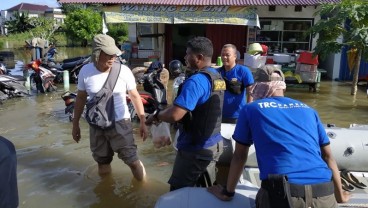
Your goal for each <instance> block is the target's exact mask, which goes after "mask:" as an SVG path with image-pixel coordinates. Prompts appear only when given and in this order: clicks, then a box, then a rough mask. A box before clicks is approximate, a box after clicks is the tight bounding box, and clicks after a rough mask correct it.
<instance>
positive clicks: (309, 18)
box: [59, 0, 341, 79]
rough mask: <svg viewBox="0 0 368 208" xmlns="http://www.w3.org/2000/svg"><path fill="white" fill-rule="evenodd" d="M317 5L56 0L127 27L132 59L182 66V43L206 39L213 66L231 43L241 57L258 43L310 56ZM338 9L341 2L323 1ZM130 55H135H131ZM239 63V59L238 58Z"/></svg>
mask: <svg viewBox="0 0 368 208" xmlns="http://www.w3.org/2000/svg"><path fill="white" fill-rule="evenodd" d="M320 2H321V1H320V0H258V1H254V0H218V1H211V0H191V1H187V0H160V1H157V0H102V1H101V0H59V3H61V4H85V5H86V4H92V3H103V4H104V11H105V14H104V16H105V20H106V22H107V23H119V22H128V23H129V39H130V41H131V42H133V43H137V45H138V50H133V51H136V52H135V53H136V54H135V57H136V58H138V59H147V58H148V57H149V56H152V55H159V57H160V60H162V61H163V62H164V63H165V64H168V62H169V61H170V60H173V59H179V60H182V61H183V58H184V54H185V43H186V41H187V40H188V39H189V38H190V37H192V36H199V35H201V36H206V37H208V38H210V39H211V40H212V42H213V45H214V51H215V54H214V57H213V62H214V63H215V62H216V58H217V56H219V55H220V51H221V47H222V45H224V44H226V43H233V44H235V45H236V46H237V47H238V50H239V51H240V53H241V54H244V53H245V52H246V50H247V47H248V45H249V44H250V43H252V42H262V43H264V44H266V45H268V46H269V48H270V52H271V54H272V53H287V54H295V53H296V52H297V51H299V50H313V48H314V47H315V46H316V40H317V39H316V38H313V37H312V36H311V35H309V36H304V32H305V31H307V30H308V29H309V28H310V27H311V26H313V25H314V24H315V23H316V22H317V21H318V20H320V18H321V17H320V16H318V15H317V16H315V15H314V14H315V13H316V12H317V11H318V9H319V5H320ZM322 2H324V3H338V2H340V0H324V1H322ZM133 54H134V52H133ZM241 58H243V57H241ZM340 61H341V54H332V55H331V56H330V57H328V59H326V60H325V61H324V62H322V63H321V66H323V67H324V69H325V70H326V71H327V76H328V77H330V78H332V79H335V78H338V76H339V71H340Z"/></svg>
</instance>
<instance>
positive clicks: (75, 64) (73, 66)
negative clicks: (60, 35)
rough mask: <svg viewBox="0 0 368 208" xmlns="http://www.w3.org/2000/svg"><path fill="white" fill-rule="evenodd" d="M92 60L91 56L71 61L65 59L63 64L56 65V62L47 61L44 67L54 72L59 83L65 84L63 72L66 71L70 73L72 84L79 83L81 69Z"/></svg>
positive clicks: (75, 58) (70, 59) (71, 59)
mask: <svg viewBox="0 0 368 208" xmlns="http://www.w3.org/2000/svg"><path fill="white" fill-rule="evenodd" d="M90 60H91V56H90V55H88V56H79V57H74V58H69V59H64V60H63V61H62V63H56V62H54V61H47V62H46V63H43V64H42V66H43V67H45V68H47V69H49V70H50V71H51V72H53V73H54V74H55V75H56V77H55V80H54V81H55V82H57V83H63V81H64V80H63V72H64V71H65V70H68V72H69V81H70V82H71V83H77V82H78V74H79V71H80V69H81V68H82V67H83V66H84V65H86V64H87V63H89V62H90Z"/></svg>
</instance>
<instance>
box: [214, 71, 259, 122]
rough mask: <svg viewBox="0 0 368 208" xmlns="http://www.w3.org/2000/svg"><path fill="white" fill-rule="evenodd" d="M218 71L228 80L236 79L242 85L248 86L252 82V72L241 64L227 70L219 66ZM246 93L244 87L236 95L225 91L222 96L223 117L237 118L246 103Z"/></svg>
mask: <svg viewBox="0 0 368 208" xmlns="http://www.w3.org/2000/svg"><path fill="white" fill-rule="evenodd" d="M220 73H221V75H222V77H226V79H228V80H229V81H231V80H234V79H236V80H237V81H241V82H242V83H243V85H244V87H248V86H250V85H252V84H253V83H254V79H253V75H252V72H251V71H250V70H249V69H248V68H247V67H246V66H243V65H239V64H237V65H235V66H234V68H232V69H231V70H229V71H226V70H225V69H224V68H222V67H221V68H220ZM246 98H247V93H246V89H244V91H243V93H241V94H239V95H236V94H234V93H231V92H229V91H228V90H226V91H225V96H224V106H223V110H222V117H223V118H238V117H239V113H240V110H241V109H242V108H243V106H244V105H245V104H246V103H247V100H246Z"/></svg>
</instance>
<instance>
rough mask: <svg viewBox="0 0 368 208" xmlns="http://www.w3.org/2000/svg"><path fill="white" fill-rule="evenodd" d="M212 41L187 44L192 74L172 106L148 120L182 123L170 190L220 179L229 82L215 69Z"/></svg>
mask: <svg viewBox="0 0 368 208" xmlns="http://www.w3.org/2000/svg"><path fill="white" fill-rule="evenodd" d="M212 55H213V45H212V42H211V41H210V40H209V39H208V38H205V37H195V38H192V39H191V40H189V41H188V42H187V50H186V56H185V61H186V65H187V68H188V69H189V70H190V73H191V75H189V78H187V79H186V80H185V82H184V83H183V84H182V85H181V87H180V88H179V91H178V96H177V97H176V99H175V100H174V103H173V105H172V106H170V107H168V108H166V109H165V110H162V111H157V112H156V113H155V114H154V115H152V116H150V117H149V118H148V119H147V122H146V123H147V124H151V123H152V122H154V121H156V122H157V121H165V122H169V123H174V122H178V121H180V125H179V132H180V134H179V137H178V140H177V149H178V152H177V155H176V159H175V163H174V167H173V172H172V175H171V177H170V179H169V184H170V190H171V191H172V190H176V189H179V188H182V187H193V186H211V185H212V184H213V183H214V182H215V180H216V171H215V166H216V161H217V160H218V158H219V156H220V154H221V153H222V148H223V144H222V137H221V134H220V130H221V114H222V105H223V96H224V90H225V82H224V80H223V79H222V77H221V75H220V74H219V73H218V72H217V71H216V70H215V69H213V68H210V66H211V59H212Z"/></svg>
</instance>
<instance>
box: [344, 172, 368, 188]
mask: <svg viewBox="0 0 368 208" xmlns="http://www.w3.org/2000/svg"><path fill="white" fill-rule="evenodd" d="M340 175H341V177H342V178H344V179H345V180H346V181H348V182H349V183H350V184H352V185H354V186H355V187H358V188H361V189H365V188H367V185H365V184H364V183H363V182H361V181H359V179H358V178H356V177H355V176H354V175H353V174H352V173H350V172H349V171H347V170H343V171H341V173H340Z"/></svg>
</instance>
